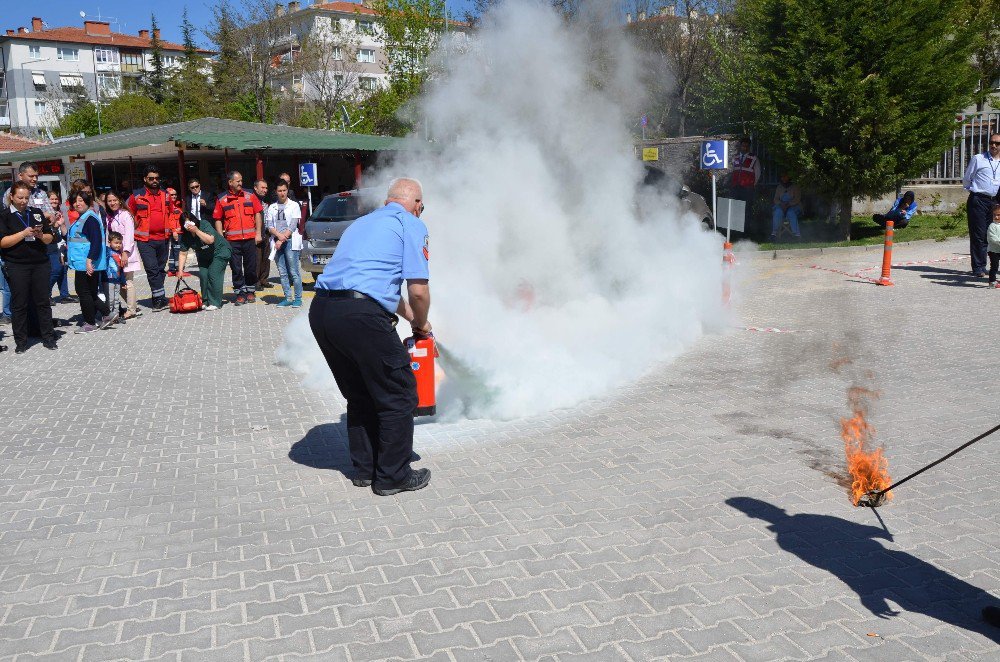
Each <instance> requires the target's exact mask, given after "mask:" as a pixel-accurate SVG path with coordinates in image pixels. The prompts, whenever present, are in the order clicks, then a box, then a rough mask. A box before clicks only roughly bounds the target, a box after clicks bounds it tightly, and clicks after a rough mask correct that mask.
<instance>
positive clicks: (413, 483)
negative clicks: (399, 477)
mask: <svg viewBox="0 0 1000 662" xmlns="http://www.w3.org/2000/svg"><path fill="white" fill-rule="evenodd" d="M430 482H431V470H430V469H417V470H416V471H411V472H410V475H409V476H407V477H406V480H404V481H403V482H402V483H400V484H399V485H397V486H396V487H373V488H372V492H374V493H375V494H377V495H379V496H392V495H393V494H399V493H400V492H415V491H416V490H422V489H424V488H425V487H427V484H428V483H430Z"/></svg>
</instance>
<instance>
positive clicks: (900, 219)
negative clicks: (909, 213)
mask: <svg viewBox="0 0 1000 662" xmlns="http://www.w3.org/2000/svg"><path fill="white" fill-rule="evenodd" d="M872 220H873V221H875V223H877V224H878V226H879V227H880V228H884V227H885V222H886V221H892V229H893V230H902V229H903V228H905V227H906V226H907V225H909V224H910V221H909V220H907V218H906V217H905V216H903V215H902V214H872Z"/></svg>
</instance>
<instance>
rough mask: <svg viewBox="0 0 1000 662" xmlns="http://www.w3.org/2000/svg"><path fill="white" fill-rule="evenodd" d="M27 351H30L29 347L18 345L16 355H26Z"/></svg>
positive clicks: (15, 349)
mask: <svg viewBox="0 0 1000 662" xmlns="http://www.w3.org/2000/svg"><path fill="white" fill-rule="evenodd" d="M27 351H28V346H27V345H18V346H17V347H15V348H14V353H15V354H24V353H25V352H27Z"/></svg>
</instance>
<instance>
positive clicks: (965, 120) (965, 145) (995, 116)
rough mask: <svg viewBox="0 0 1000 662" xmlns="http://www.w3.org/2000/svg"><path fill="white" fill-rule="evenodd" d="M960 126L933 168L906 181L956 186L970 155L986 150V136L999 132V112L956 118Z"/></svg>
mask: <svg viewBox="0 0 1000 662" xmlns="http://www.w3.org/2000/svg"><path fill="white" fill-rule="evenodd" d="M958 120H959V122H960V125H959V127H958V128H957V129H955V131H954V132H953V134H952V138H953V140H952V148H951V149H949V150H947V151H946V152H945V153H944V154H942V155H941V158H940V159H939V160H938V162H937V163H936V164H934V166H933V167H931V168H930V169H929V170H928V171H927V172H925V173H924V174H923V175H921V176H920V177H917V178H916V179H913V180H910V181H911V182H913V183H915V184H958V183H961V181H962V175H963V174H965V167H966V166H967V165H968V164H969V159H971V158H972V156H973V155H974V154H982V153H983V152H985V151H986V150H988V149H989V141H990V134H993V133H997V132H998V131H1000V111H994V112H990V113H969V114H966V115H959V116H958Z"/></svg>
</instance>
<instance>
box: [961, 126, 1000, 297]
mask: <svg viewBox="0 0 1000 662" xmlns="http://www.w3.org/2000/svg"><path fill="white" fill-rule="evenodd" d="M962 186H963V187H965V190H967V191H968V192H969V200H968V202H967V203H966V213H967V214H968V217H969V253H970V254H971V256H972V275H973V276H975V277H976V278H983V277H984V276H986V232H987V231H988V230H989V228H990V222H991V221H992V219H993V204H994V203H995V202H996V195H997V190H998V189H1000V133H994V134H993V135H991V136H990V148H989V150H988V151H986V152H983V153H982V154H976V155H975V156H973V157H972V160H971V161H969V166H968V167H967V168H966V169H965V176H964V177H962Z"/></svg>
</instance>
